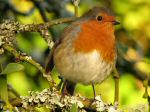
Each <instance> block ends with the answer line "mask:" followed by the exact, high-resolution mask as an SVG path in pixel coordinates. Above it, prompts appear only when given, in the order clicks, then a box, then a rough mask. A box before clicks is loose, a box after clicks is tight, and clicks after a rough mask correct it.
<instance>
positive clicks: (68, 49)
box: [51, 7, 119, 94]
mask: <svg viewBox="0 0 150 112" xmlns="http://www.w3.org/2000/svg"><path fill="white" fill-rule="evenodd" d="M117 24H119V22H117V21H116V20H115V16H114V15H113V14H112V13H111V12H110V11H109V10H108V9H106V8H102V7H94V8H93V9H91V10H90V11H88V12H87V13H86V14H84V15H83V16H82V17H79V18H78V19H77V20H75V21H74V22H72V23H71V24H70V25H69V26H67V27H66V28H65V29H64V31H63V32H62V34H61V36H60V38H59V40H57V41H56V43H55V45H54V48H53V51H52V55H51V56H52V58H51V60H52V61H53V62H54V64H55V67H56V69H57V70H58V72H59V73H60V75H61V76H62V77H63V78H64V79H65V80H66V81H65V84H66V83H68V82H69V83H72V84H71V85H70V84H66V88H67V89H68V90H69V89H70V88H72V89H73V90H74V88H75V83H82V84H85V85H87V84H95V83H101V82H102V81H104V80H105V79H106V78H107V77H108V76H109V75H110V74H111V72H112V70H113V68H114V67H115V64H116V58H117V55H116V40H115V35H114V25H117ZM72 89H71V90H72ZM73 90H72V91H70V94H73Z"/></svg>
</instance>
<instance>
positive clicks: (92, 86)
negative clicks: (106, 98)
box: [92, 82, 96, 100]
mask: <svg viewBox="0 0 150 112" xmlns="http://www.w3.org/2000/svg"><path fill="white" fill-rule="evenodd" d="M92 88H93V95H94V100H95V97H96V93H95V87H94V83H93V82H92Z"/></svg>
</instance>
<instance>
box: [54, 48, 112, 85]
mask: <svg viewBox="0 0 150 112" xmlns="http://www.w3.org/2000/svg"><path fill="white" fill-rule="evenodd" d="M54 63H55V66H56V69H57V70H58V72H59V73H60V75H61V76H63V77H64V78H66V79H68V80H70V81H73V82H81V83H83V84H89V83H91V82H93V83H101V82H102V81H103V80H104V79H106V78H107V77H108V76H109V74H110V73H111V71H112V68H113V66H114V64H110V63H109V64H108V63H107V62H104V61H103V59H102V58H101V56H100V54H99V52H98V51H96V50H94V51H92V52H90V53H88V54H84V53H77V54H76V55H74V50H72V49H70V48H69V47H68V48H67V49H65V50H64V49H61V47H58V48H57V49H56V50H55V52H54Z"/></svg>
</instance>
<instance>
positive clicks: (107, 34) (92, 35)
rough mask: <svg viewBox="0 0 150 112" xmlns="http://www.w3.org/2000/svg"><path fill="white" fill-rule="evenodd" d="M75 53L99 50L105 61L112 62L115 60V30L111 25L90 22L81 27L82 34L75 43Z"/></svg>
mask: <svg viewBox="0 0 150 112" xmlns="http://www.w3.org/2000/svg"><path fill="white" fill-rule="evenodd" d="M74 48H75V52H85V53H88V52H91V51H93V50H97V51H99V52H100V54H101V56H102V57H103V59H105V60H106V61H108V62H112V61H113V60H114V59H115V53H116V52H115V37H114V28H113V25H112V24H111V23H108V22H103V23H98V22H97V21H94V20H90V21H88V22H86V23H83V24H82V25H81V32H80V33H79V35H78V37H77V38H76V39H75V41H74Z"/></svg>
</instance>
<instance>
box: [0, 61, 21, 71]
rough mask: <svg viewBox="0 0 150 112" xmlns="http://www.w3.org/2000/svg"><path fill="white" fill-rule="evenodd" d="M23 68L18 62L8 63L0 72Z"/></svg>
mask: <svg viewBox="0 0 150 112" xmlns="http://www.w3.org/2000/svg"><path fill="white" fill-rule="evenodd" d="M22 70H24V66H23V65H21V64H18V63H9V64H8V65H7V66H6V68H5V69H4V70H3V72H2V73H1V74H10V73H14V72H18V71H22Z"/></svg>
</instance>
